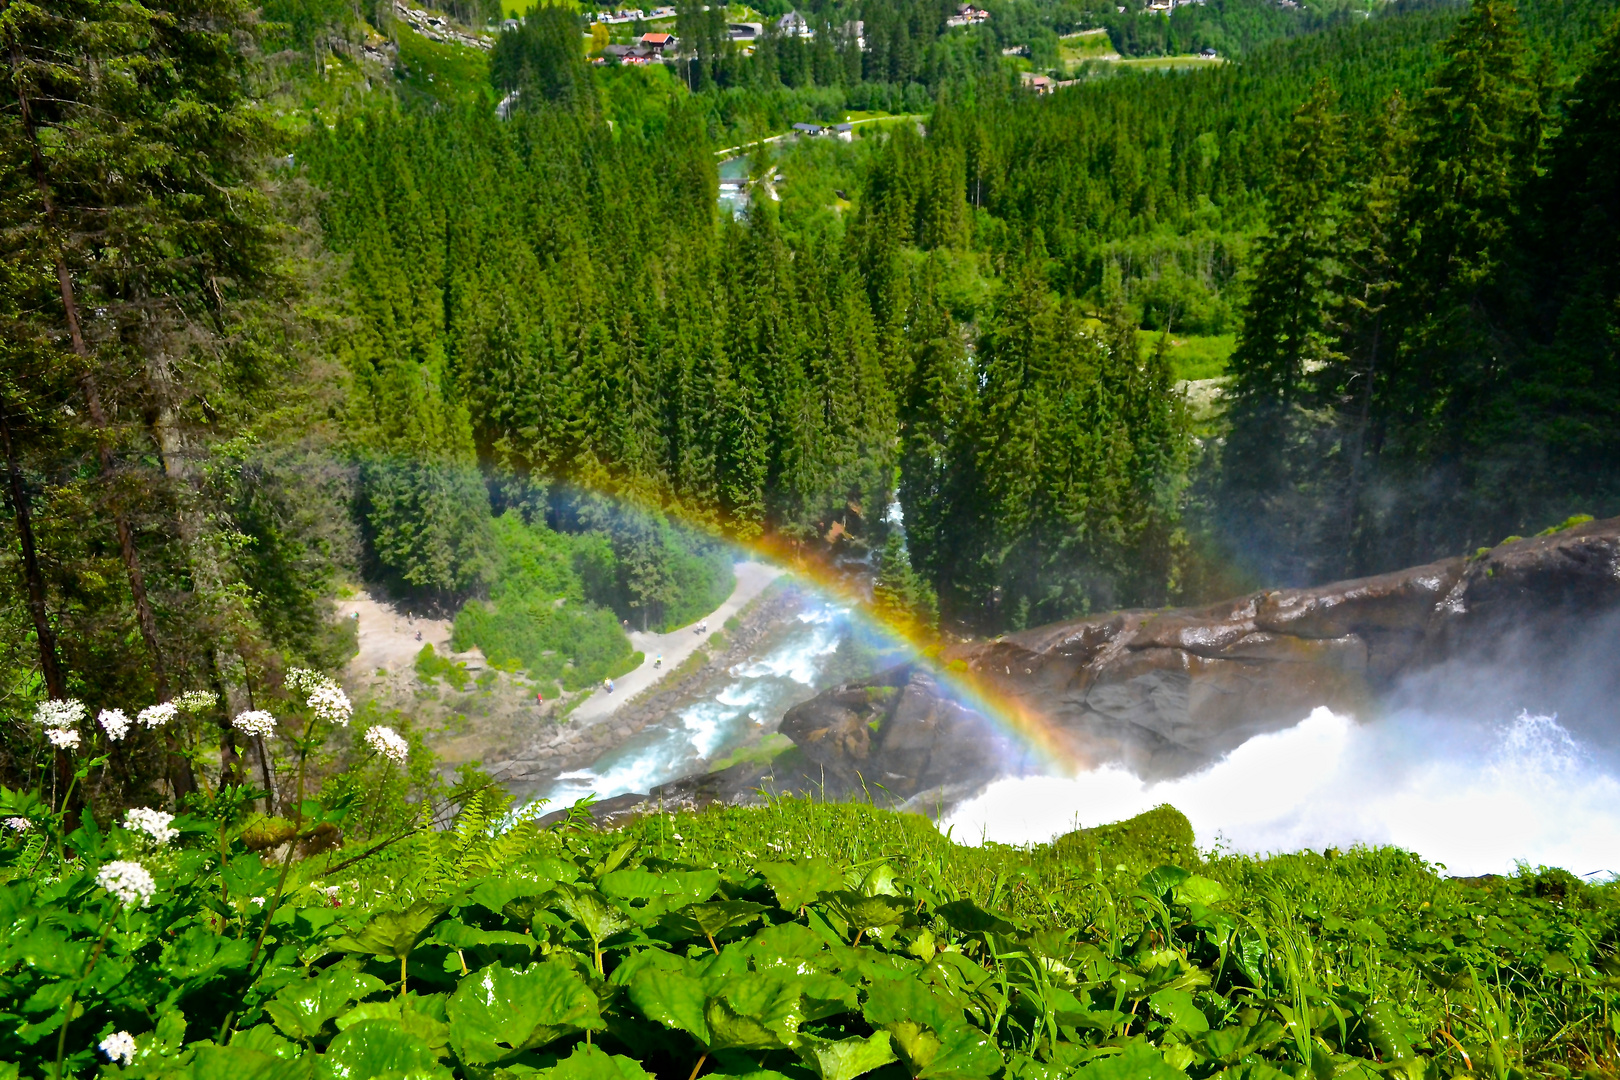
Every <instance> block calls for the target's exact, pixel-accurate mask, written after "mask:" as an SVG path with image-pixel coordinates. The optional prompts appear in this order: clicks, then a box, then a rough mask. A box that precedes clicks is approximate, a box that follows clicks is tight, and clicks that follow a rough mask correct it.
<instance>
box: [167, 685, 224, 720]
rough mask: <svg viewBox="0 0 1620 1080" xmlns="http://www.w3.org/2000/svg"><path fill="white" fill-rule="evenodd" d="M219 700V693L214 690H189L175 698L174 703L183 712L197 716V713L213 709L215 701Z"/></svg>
mask: <svg viewBox="0 0 1620 1080" xmlns="http://www.w3.org/2000/svg"><path fill="white" fill-rule="evenodd" d="M218 700H219V695H218V694H215V693H214V692H213V691H212V690H187V691H186V692H185V693H183V694H181V695H180V696H179V697H177V698H175V699H174V704H175V707H176V708H178V709H179V710H180V711H181V712H183V713H190V714H191V715H193V716H195V715H196V714H197V713H200V712H203V711H205V710H207V709H212V708H213V707H214V702H216V701H218Z"/></svg>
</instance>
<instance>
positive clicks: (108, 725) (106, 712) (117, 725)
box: [96, 709, 129, 742]
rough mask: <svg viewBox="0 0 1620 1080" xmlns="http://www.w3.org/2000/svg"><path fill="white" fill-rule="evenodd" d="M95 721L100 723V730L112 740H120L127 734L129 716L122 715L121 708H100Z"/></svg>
mask: <svg viewBox="0 0 1620 1080" xmlns="http://www.w3.org/2000/svg"><path fill="white" fill-rule="evenodd" d="M96 723H98V724H100V725H101V730H102V731H105V732H106V733H107V738H109V739H111V740H112V741H113V742H121V741H123V738H124V736H125V735H128V734H129V717H128V716H126V715H124V710H123V709H102V710H101V715H100V716H98V717H96Z"/></svg>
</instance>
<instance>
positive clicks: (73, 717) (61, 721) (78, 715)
mask: <svg viewBox="0 0 1620 1080" xmlns="http://www.w3.org/2000/svg"><path fill="white" fill-rule="evenodd" d="M84 712H85V709H84V702H82V701H76V700H74V699H72V698H67V699H62V700H58V699H53V700H50V701H42V702H40V703H39V705H37V706H36V707H35V708H34V721H35V722H36V723H38V724H39V726H40V727H42V728H44V729H45V739H46V741H47V742H49V743H50V744H51V745H52V746H54V747H56V748H57V749H58V750H77V749H78V748H79V742H80V738H79V721H81V720H83V719H84Z"/></svg>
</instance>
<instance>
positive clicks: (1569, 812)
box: [940, 709, 1620, 875]
mask: <svg viewBox="0 0 1620 1080" xmlns="http://www.w3.org/2000/svg"><path fill="white" fill-rule="evenodd" d="M1161 803H1169V804H1171V805H1172V806H1174V807H1175V808H1176V809H1178V810H1180V811H1181V812H1182V813H1184V814H1186V815H1187V818H1188V819H1189V820H1190V821H1191V822H1192V825H1193V829H1194V831H1195V832H1196V833H1197V836H1198V842H1199V844H1200V846H1203V847H1206V848H1208V847H1214V846H1217V845H1219V846H1220V847H1221V848H1223V849H1224V850H1228V851H1241V852H1249V853H1254V854H1266V853H1272V852H1283V851H1298V850H1301V849H1304V848H1315V849H1322V848H1327V847H1337V848H1341V849H1343V848H1348V847H1351V846H1353V845H1355V844H1394V845H1397V846H1399V847H1403V848H1406V849H1407V850H1410V851H1414V852H1416V853H1417V854H1418V855H1420V856H1422V857H1423V858H1425V859H1428V860H1429V861H1431V862H1437V863H1441V864H1444V866H1445V867H1446V869H1447V871H1448V872H1449V873H1451V874H1459V875H1467V874H1484V873H1509V872H1512V870H1513V869H1514V866H1515V863H1517V862H1520V861H1522V862H1526V863H1529V864H1531V865H1547V866H1560V867H1563V868H1564V869H1567V870H1569V871H1571V872H1573V873H1576V874H1582V875H1587V874H1596V875H1605V874H1612V873H1616V872H1620V780H1617V779H1616V776H1615V775H1614V773H1612V772H1611V771H1609V770H1608V769H1606V768H1605V767H1604V766H1603V765H1602V764H1600V763H1599V762H1598V761H1597V760H1596V759H1595V758H1594V757H1593V756H1592V755H1591V754H1589V753H1588V752H1586V750H1585V749H1584V748H1583V747H1582V746H1580V745H1579V744H1578V743H1577V741H1576V740H1575V739H1574V738H1573V737H1572V736H1571V735H1570V733H1569V732H1568V731H1567V730H1565V729H1564V727H1562V726H1561V725H1560V724H1559V723H1558V721H1557V720H1556V719H1555V718H1553V717H1548V716H1535V715H1531V714H1528V713H1525V714H1521V715H1520V716H1519V718H1518V719H1517V720H1513V721H1510V722H1507V723H1504V724H1498V725H1493V726H1484V725H1479V724H1464V723H1459V722H1453V721H1442V720H1436V719H1433V718H1430V717H1425V716H1420V715H1412V714H1404V715H1400V714H1398V715H1394V716H1390V717H1388V718H1386V719H1382V720H1378V721H1375V722H1373V723H1368V724H1358V723H1356V722H1355V721H1354V720H1352V719H1350V718H1348V717H1344V716H1339V715H1336V714H1334V713H1332V712H1330V711H1328V710H1327V709H1317V710H1316V711H1315V712H1313V713H1312V714H1311V715H1310V716H1309V717H1308V718H1307V719H1305V720H1303V721H1301V722H1300V723H1299V724H1297V725H1295V726H1294V727H1291V728H1288V729H1287V730H1284V731H1279V732H1275V733H1273V734H1268V735H1260V736H1257V737H1255V738H1253V739H1250V740H1249V741H1248V742H1246V743H1244V744H1243V745H1242V746H1240V747H1238V748H1237V749H1236V750H1234V751H1233V752H1232V753H1230V754H1229V755H1227V756H1226V757H1225V758H1224V759H1222V760H1221V761H1219V762H1217V763H1215V764H1214V765H1212V766H1210V767H1208V768H1206V769H1204V770H1203V771H1201V772H1198V773H1195V774H1193V775H1190V776H1186V777H1181V778H1179V779H1176V780H1170V781H1165V782H1162V783H1145V782H1144V781H1142V780H1140V779H1139V778H1137V777H1136V776H1134V775H1132V774H1131V773H1130V772H1127V771H1126V770H1124V769H1122V768H1117V767H1108V768H1102V769H1098V770H1096V771H1094V772H1089V773H1083V774H1081V775H1079V776H1075V777H1072V778H1070V777H1050V776H1043V777H1022V778H1015V779H1006V780H1001V781H998V782H996V783H995V784H992V785H991V786H990V788H989V789H987V790H986V791H985V792H984V793H983V794H982V795H981V796H979V797H978V798H976V799H974V800H972V801H971V802H968V803H964V804H962V805H961V806H959V807H957V808H956V810H955V811H953V812H952V813H951V814H950V815H949V817H948V818H947V819H946V820H944V821H942V822H940V828H941V829H950V830H952V832H951V835H952V836H953V838H954V839H956V840H957V841H958V842H963V843H979V842H982V841H984V840H991V841H997V842H1001V843H1028V842H1032V841H1044V840H1048V839H1051V838H1052V837H1053V836H1056V835H1058V834H1060V833H1064V832H1067V831H1069V830H1071V829H1074V828H1077V827H1085V826H1093V825H1100V824H1104V823H1107V822H1113V821H1120V820H1123V819H1125V818H1128V817H1131V816H1133V815H1135V814H1138V813H1141V812H1142V811H1144V810H1148V809H1151V808H1152V807H1154V806H1158V805H1159V804H1161Z"/></svg>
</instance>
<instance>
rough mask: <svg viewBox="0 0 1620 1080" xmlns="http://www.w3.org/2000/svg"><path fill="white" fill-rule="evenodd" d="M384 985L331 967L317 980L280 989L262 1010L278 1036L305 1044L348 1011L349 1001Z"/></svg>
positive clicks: (368, 976)
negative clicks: (278, 1033) (279, 1032)
mask: <svg viewBox="0 0 1620 1080" xmlns="http://www.w3.org/2000/svg"><path fill="white" fill-rule="evenodd" d="M385 985H386V984H385V983H384V982H383V981H382V980H381V979H379V978H377V977H376V976H375V975H367V974H365V973H364V972H359V971H349V970H347V969H345V968H333V969H332V970H331V971H328V972H326V973H325V974H324V975H322V976H321V977H320V978H318V979H304V980H301V981H299V982H295V983H293V984H291V985H290V986H284V987H282V988H281V990H279V991H278V992H277V993H276V996H275V997H273V998H271V999H270V1000H269V1001H267V1002H265V1004H264V1011H265V1012H266V1013H267V1014H268V1015H269V1017H270V1019H271V1020H272V1021H274V1022H275V1025H276V1027H278V1028H280V1029H281V1031H282V1033H283V1034H285V1035H288V1036H290V1037H291V1038H294V1039H300V1040H304V1041H306V1042H307V1041H308V1040H310V1039H313V1038H315V1037H316V1036H318V1035H320V1034H321V1032H322V1031H323V1030H324V1029H325V1027H326V1025H327V1023H328V1022H330V1021H332V1020H335V1019H337V1017H338V1016H340V1015H341V1014H343V1013H345V1012H347V1011H348V1008H349V1002H351V1001H355V1000H357V999H359V998H363V997H365V996H366V995H367V994H374V993H376V992H377V991H378V990H381V989H382V988H383V987H384V986H385Z"/></svg>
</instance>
